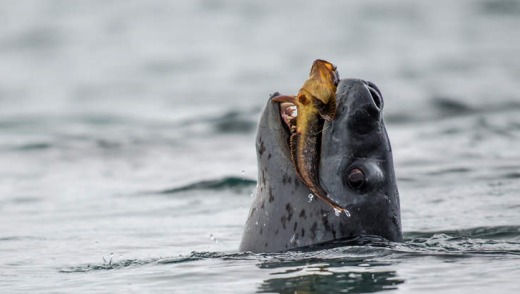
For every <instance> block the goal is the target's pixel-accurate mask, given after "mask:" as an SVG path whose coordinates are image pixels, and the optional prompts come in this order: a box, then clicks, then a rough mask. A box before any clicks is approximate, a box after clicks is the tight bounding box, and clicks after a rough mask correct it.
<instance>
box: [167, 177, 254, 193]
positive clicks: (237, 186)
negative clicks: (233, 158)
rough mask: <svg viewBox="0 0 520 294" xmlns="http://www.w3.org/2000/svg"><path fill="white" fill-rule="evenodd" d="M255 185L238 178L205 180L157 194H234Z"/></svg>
mask: <svg viewBox="0 0 520 294" xmlns="http://www.w3.org/2000/svg"><path fill="white" fill-rule="evenodd" d="M254 185H256V181H253V180H250V179H245V178H239V177H233V176H231V177H225V178H222V179H216V180H205V181H199V182H195V183H191V184H187V185H184V186H180V187H175V188H170V189H165V190H162V191H159V192H158V193H157V194H175V193H179V192H187V191H195V190H213V191H215V190H217V191H222V190H232V191H236V192H241V191H243V190H244V189H249V188H251V187H252V186H254Z"/></svg>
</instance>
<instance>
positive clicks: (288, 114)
mask: <svg viewBox="0 0 520 294" xmlns="http://www.w3.org/2000/svg"><path fill="white" fill-rule="evenodd" d="M280 116H281V117H282V120H283V121H284V123H285V126H286V127H287V129H288V130H289V133H293V132H295V131H296V117H297V116H298V107H296V105H295V104H294V103H291V102H283V103H280Z"/></svg>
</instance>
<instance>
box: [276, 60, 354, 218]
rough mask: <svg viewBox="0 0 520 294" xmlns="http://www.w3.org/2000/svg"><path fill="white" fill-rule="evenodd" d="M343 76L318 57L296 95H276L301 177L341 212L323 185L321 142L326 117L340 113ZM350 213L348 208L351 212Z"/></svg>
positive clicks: (329, 118)
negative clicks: (339, 88)
mask: <svg viewBox="0 0 520 294" xmlns="http://www.w3.org/2000/svg"><path fill="white" fill-rule="evenodd" d="M338 82H339V75H338V73H337V71H336V66H334V65H333V64H332V63H330V62H328V61H325V60H321V59H317V60H315V61H314V62H313V64H312V67H311V71H310V73H309V78H308V79H307V80H306V81H305V82H304V84H303V86H302V87H301V89H300V91H298V94H297V95H296V96H282V95H280V96H276V97H274V98H273V99H272V101H273V102H280V103H281V105H280V113H281V116H282V118H283V120H284V122H285V123H286V124H287V127H288V128H289V130H290V132H291V136H290V138H289V149H290V150H291V160H292V162H293V165H294V168H295V169H296V174H297V175H298V178H299V179H300V180H301V181H302V182H303V183H304V184H305V185H306V186H307V187H308V188H309V189H310V190H311V191H312V193H313V195H316V196H317V197H318V198H320V199H321V200H322V201H325V202H326V203H327V204H329V205H330V206H332V207H333V208H334V209H335V210H336V211H337V212H338V213H341V212H343V211H346V210H345V209H344V208H342V207H340V206H339V205H338V204H336V203H334V201H332V200H331V199H330V198H329V197H328V196H327V192H326V191H325V190H324V189H323V187H322V186H321V185H320V180H319V171H318V168H319V160H320V154H319V152H320V147H321V146H320V143H321V135H322V130H323V125H324V123H325V120H327V121H331V120H333V119H334V116H335V114H336V86H337V85H338ZM347 213H348V211H347Z"/></svg>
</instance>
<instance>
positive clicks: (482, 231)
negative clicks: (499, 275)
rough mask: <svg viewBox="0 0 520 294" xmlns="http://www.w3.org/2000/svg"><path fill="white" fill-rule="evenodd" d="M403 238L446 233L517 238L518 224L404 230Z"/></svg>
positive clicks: (452, 236)
mask: <svg viewBox="0 0 520 294" xmlns="http://www.w3.org/2000/svg"><path fill="white" fill-rule="evenodd" d="M404 235H405V240H408V241H411V240H413V239H417V238H431V237H433V236H435V235H446V236H450V237H451V238H479V239H505V238H507V239H519V238H520V226H493V227H475V228H470V229H459V230H442V231H433V232H414V231H412V232H405V233H404Z"/></svg>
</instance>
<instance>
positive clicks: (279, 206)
mask: <svg viewBox="0 0 520 294" xmlns="http://www.w3.org/2000/svg"><path fill="white" fill-rule="evenodd" d="M276 96H279V94H278V93H276V94H274V95H272V96H271V97H269V100H268V102H267V104H266V106H265V109H264V111H263V113H262V116H261V118H260V122H259V125H258V132H257V137H256V150H257V160H258V183H257V187H256V191H255V196H254V200H253V204H252V206H251V209H250V211H249V215H248V219H247V221H246V225H245V228H244V233H243V235H242V242H241V244H240V250H241V251H252V252H279V251H285V250H288V249H293V248H298V247H304V246H310V245H314V244H320V243H325V242H330V241H333V240H339V239H347V238H353V237H356V236H363V235H375V236H380V237H383V238H385V239H387V240H389V241H402V232H401V215H400V207H399V193H398V190H397V185H396V180H395V175H394V168H393V160H392V150H391V147H390V142H389V140H388V136H387V133H386V128H385V125H384V123H383V119H382V109H383V99H382V96H381V92H380V91H379V89H378V88H377V87H376V86H375V85H374V84H373V83H370V82H366V81H363V80H358V79H345V80H341V81H340V83H339V84H338V86H337V91H336V114H335V118H334V120H331V121H325V122H324V126H323V132H322V138H321V150H320V153H319V156H320V160H319V180H320V184H321V185H322V186H323V188H324V189H325V190H326V191H327V192H328V194H329V197H330V198H331V200H332V201H334V202H335V203H337V204H338V205H339V206H341V207H343V208H346V209H348V211H349V212H350V217H348V216H347V215H345V214H340V215H339V216H337V215H336V214H335V212H334V209H332V208H331V207H330V205H329V204H327V203H326V202H325V201H318V200H317V199H314V197H312V196H311V194H312V192H311V190H310V189H309V188H308V187H307V186H306V185H305V184H304V183H303V182H302V181H301V180H300V179H299V177H298V175H297V174H296V171H295V168H294V167H293V163H292V160H291V150H290V147H289V146H288V144H287V142H288V140H289V137H290V136H291V130H290V129H289V128H287V125H286V122H285V121H284V118H282V115H280V113H281V107H282V106H281V104H280V103H272V101H271V99H272V98H273V97H276Z"/></svg>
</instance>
